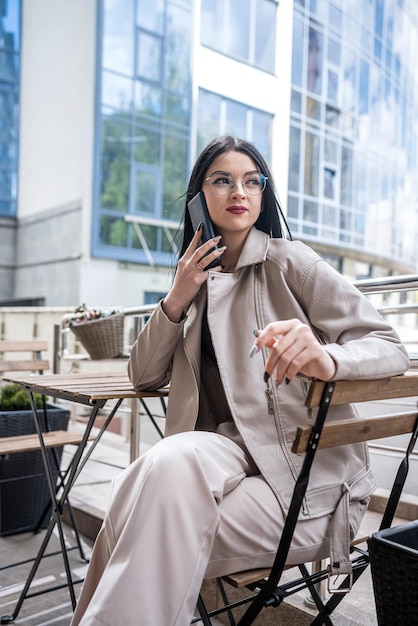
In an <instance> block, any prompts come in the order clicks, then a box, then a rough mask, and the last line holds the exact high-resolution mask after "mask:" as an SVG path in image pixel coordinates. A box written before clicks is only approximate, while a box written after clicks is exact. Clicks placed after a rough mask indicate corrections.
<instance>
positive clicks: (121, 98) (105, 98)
mask: <svg viewBox="0 0 418 626" xmlns="http://www.w3.org/2000/svg"><path fill="white" fill-rule="evenodd" d="M102 102H103V103H104V104H106V105H108V106H110V107H112V108H114V109H119V110H120V111H129V109H130V108H131V106H132V80H131V79H129V78H125V77H124V76H120V75H119V74H115V73H114V72H107V71H106V70H105V71H104V72H103V73H102Z"/></svg>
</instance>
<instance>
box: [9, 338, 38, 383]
mask: <svg viewBox="0 0 418 626" xmlns="http://www.w3.org/2000/svg"><path fill="white" fill-rule="evenodd" d="M47 350H48V343H47V342H46V341H45V340H43V339H25V340H18V339H16V340H6V339H2V340H0V377H1V376H2V374H4V373H6V372H37V373H39V374H42V373H43V372H45V371H46V370H49V361H48V359H47V358H45V357H44V356H43V354H42V353H45V352H46V351H47Z"/></svg>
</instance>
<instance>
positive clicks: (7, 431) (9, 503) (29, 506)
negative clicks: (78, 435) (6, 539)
mask: <svg viewBox="0 0 418 626" xmlns="http://www.w3.org/2000/svg"><path fill="white" fill-rule="evenodd" d="M34 398H35V404H36V407H37V408H38V410H39V414H40V416H41V422H42V429H43V430H67V427H68V421H69V417H70V411H69V410H68V409H64V408H62V407H61V406H58V405H55V404H51V403H49V402H47V403H46V416H45V413H44V409H43V399H42V396H41V395H40V394H35V395H34ZM34 433H36V429H35V422H34V419H33V414H32V409H31V405H30V401H29V394H28V392H27V391H26V390H24V389H22V387H21V386H20V385H15V384H10V385H9V384H5V385H3V386H1V387H0V437H14V436H17V435H29V434H34ZM62 452H63V448H55V449H51V450H48V452H47V454H48V458H49V462H50V464H51V467H52V468H54V476H55V477H56V478H58V474H59V466H60V463H61V457H62ZM49 503H50V496H49V491H48V484H47V480H46V475H45V470H44V466H43V462H42V456H41V452H40V451H30V452H17V453H16V454H10V455H8V456H3V457H0V535H1V536H5V535H11V534H15V533H19V532H26V531H30V530H38V529H40V528H45V527H46V526H47V525H48V521H49V517H50V511H51V509H50V507H49V506H48V505H49Z"/></svg>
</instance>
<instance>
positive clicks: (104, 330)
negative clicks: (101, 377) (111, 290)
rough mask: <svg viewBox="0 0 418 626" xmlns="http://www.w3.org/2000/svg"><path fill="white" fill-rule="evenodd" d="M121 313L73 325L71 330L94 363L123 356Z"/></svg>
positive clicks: (122, 316)
mask: <svg viewBox="0 0 418 626" xmlns="http://www.w3.org/2000/svg"><path fill="white" fill-rule="evenodd" d="M123 320H124V315H123V313H115V314H114V315H109V316H108V317H99V318H98V319H94V320H89V321H87V322H77V323H73V324H72V326H71V330H72V331H73V333H74V334H75V336H76V337H77V339H78V340H79V341H80V342H81V343H82V344H83V346H84V348H85V349H86V350H87V352H88V354H89V356H90V358H91V359H93V360H94V361H100V360H101V359H113V358H114V357H117V356H121V355H122V354H123V327H124V326H123Z"/></svg>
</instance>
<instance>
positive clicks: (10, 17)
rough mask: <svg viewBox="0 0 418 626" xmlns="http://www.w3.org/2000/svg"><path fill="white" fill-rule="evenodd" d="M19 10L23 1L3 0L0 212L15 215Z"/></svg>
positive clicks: (0, 27) (0, 6)
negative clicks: (6, 0)
mask: <svg viewBox="0 0 418 626" xmlns="http://www.w3.org/2000/svg"><path fill="white" fill-rule="evenodd" d="M20 10H21V7H20V0H9V2H0V215H15V214H16V201H17V166H18V163H17V158H18V157H17V155H18V130H19V74H20Z"/></svg>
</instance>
